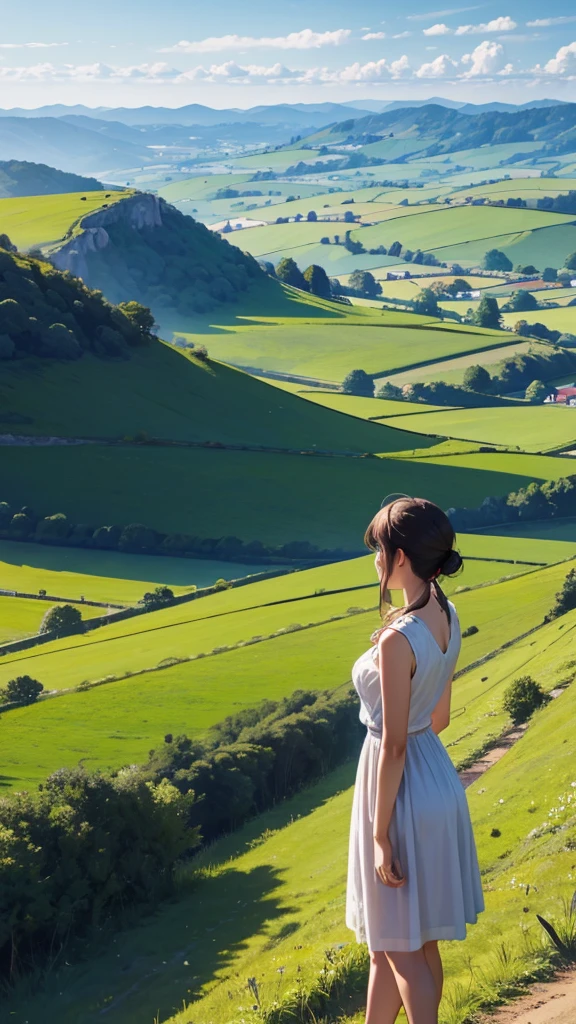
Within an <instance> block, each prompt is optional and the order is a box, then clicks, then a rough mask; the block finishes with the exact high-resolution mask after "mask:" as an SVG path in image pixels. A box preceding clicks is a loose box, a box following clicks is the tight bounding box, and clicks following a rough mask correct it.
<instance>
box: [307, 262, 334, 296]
mask: <svg viewBox="0 0 576 1024" xmlns="http://www.w3.org/2000/svg"><path fill="white" fill-rule="evenodd" d="M304 280H305V281H306V283H307V285H308V289H309V291H311V292H312V295H319V296H320V297H321V298H323V299H329V298H330V295H331V294H332V290H331V288H330V281H329V279H328V275H327V273H326V271H325V270H324V267H319V266H317V264H315V263H312V264H311V266H309V267H307V268H306V270H305V271H304Z"/></svg>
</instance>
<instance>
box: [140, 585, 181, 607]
mask: <svg viewBox="0 0 576 1024" xmlns="http://www.w3.org/2000/svg"><path fill="white" fill-rule="evenodd" d="M173 600H174V591H173V590H170V587H164V586H160V587H155V588H154V590H152V591H147V592H146V593H145V594H144V596H143V598H142V600H141V602H140V603H141V604H143V605H144V607H145V608H146V609H147V610H148V611H152V610H153V609H154V608H161V607H162V605H165V604H169V602H170V601H173Z"/></svg>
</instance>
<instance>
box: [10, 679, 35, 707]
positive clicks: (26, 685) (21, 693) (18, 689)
mask: <svg viewBox="0 0 576 1024" xmlns="http://www.w3.org/2000/svg"><path fill="white" fill-rule="evenodd" d="M43 689H44V687H43V686H42V683H39V682H38V680H37V679H33V678H32V676H16V679H11V680H10V681H9V682H8V683H6V686H5V687H4V694H3V696H4V700H5V701H6V703H7V704H33V703H34V701H35V700H38V696H39V694H41V693H42V690H43Z"/></svg>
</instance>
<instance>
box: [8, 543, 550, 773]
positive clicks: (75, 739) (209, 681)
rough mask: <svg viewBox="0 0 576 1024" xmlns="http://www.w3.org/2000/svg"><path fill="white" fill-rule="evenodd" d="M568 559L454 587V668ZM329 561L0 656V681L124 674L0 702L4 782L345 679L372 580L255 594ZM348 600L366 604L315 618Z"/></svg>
mask: <svg viewBox="0 0 576 1024" xmlns="http://www.w3.org/2000/svg"><path fill="white" fill-rule="evenodd" d="M370 561H371V560H370V559H369V558H368V559H366V558H365V559H361V560H360V561H359V562H357V563H356V564H353V563H352V564H350V565H349V566H344V570H345V571H344V573H343V574H342V575H343V577H344V578H345V577H346V575H348V578H350V576H351V575H352V576H353V578H355V579H358V578H360V579H365V578H366V574H368V573H369V572H370V574H371V577H372V580H373V579H374V575H373V572H374V570H373V567H372V566H371V565H370ZM510 568H512V567H511V566H505V565H503V564H502V563H490V562H475V561H470V562H469V563H468V564H467V568H466V571H465V573H464V574H463V575H462V576H461V577H459V578H458V579H457V580H451V581H447V582H448V586H447V588H446V589H447V591H448V593H450V592H455V588H456V587H462V586H466V585H467V586H470V585H473V584H474V583H477V582H483V581H486V580H490V579H494V578H495V577H498V576H500V575H504V574H505V572H506V570H508V569H510ZM567 568H568V566H567V565H566V564H559V565H554V566H551V567H549V568H545V569H540V570H536V571H534V572H533V573H530V574H529V575H528V576H516V577H515V578H513V579H510V580H508V581H507V582H503V583H498V584H495V585H494V586H491V587H481V588H480V589H478V590H468V591H465V592H464V593H459V592H455V597H454V600H455V602H456V604H457V607H458V611H459V616H460V619H461V622H462V627H463V628H464V629H466V628H467V627H468V626H470V625H475V626H477V628H478V632H477V633H476V634H475V635H474V636H472V637H470V638H469V639H468V640H467V641H466V642H465V646H464V648H463V652H462V656H461V659H460V665H461V667H464V666H466V665H467V664H470V663H471V662H473V661H475V660H476V659H477V658H479V657H482V656H483V655H484V654H486V653H488V652H490V651H492V650H493V649H494V648H495V647H496V646H498V645H500V644H502V643H504V642H506V641H508V640H511V639H513V638H514V637H516V636H518V635H519V634H520V633H522V632H524V631H525V630H526V629H529V628H530V627H531V626H535V625H538V624H539V623H540V622H541V621H542V619H543V617H544V615H545V614H546V612H547V611H548V610H549V609H550V607H551V605H552V602H553V598H554V594H555V593H556V591H557V590H558V588H559V585H560V583H561V582H562V581H563V580H564V578H565V576H566V572H567ZM336 569H337V567H336V566H329V567H328V568H327V569H314V570H310V571H309V572H308V573H301V574H295V575H294V576H292V577H288V578H287V579H282V580H270V581H266V582H262V583H255V584H254V585H253V586H251V587H248V588H243V589H241V590H237V591H231V592H228V593H225V594H222V595H215V596H213V597H211V598H205V599H202V600H200V601H199V602H198V603H192V604H189V605H184V606H180V607H177V608H169V609H165V610H163V611H159V612H154V613H150V614H148V615H145V616H141V617H139V618H137V619H129V620H127V621H126V622H121V623H117V624H112V625H110V626H106V627H102V628H101V629H100V630H99V631H98V632H97V633H93V634H87V635H84V636H79V637H74V638H66V639H63V640H57V641H53V642H52V643H50V644H48V645H46V646H45V647H42V648H38V649H33V650H32V651H31V652H22V653H21V654H20V655H18V654H14V655H8V656H6V658H4V659H3V660H2V663H1V665H0V683H4V682H6V681H7V680H8V679H11V678H13V677H14V675H15V674H16V673H17V674H19V675H21V674H24V673H27V674H32V675H33V676H34V678H38V679H40V681H41V682H42V683H43V684H44V686H45V687H46V688H49V689H61V688H69V687H72V686H77V685H78V684H79V683H80V682H83V681H85V680H90V681H94V680H95V679H105V678H106V676H108V675H110V674H112V673H116V674H122V673H124V672H129V673H131V677H130V678H128V679H124V680H120V681H118V682H112V681H111V682H107V683H106V684H105V685H103V686H100V687H97V688H95V689H92V690H89V691H87V692H77V693H69V694H65V695H63V696H60V697H57V698H54V699H52V700H48V701H42V702H41V703H39V704H37V705H35V706H32V707H27V708H22V709H16V710H14V711H12V712H10V714H9V715H7V716H6V717H5V718H4V719H3V723H2V724H3V733H2V735H3V741H4V759H3V765H4V771H5V783H7V782H8V781H10V783H11V784H12V785H15V786H18V787H21V786H29V785H30V784H33V783H35V782H38V781H41V779H42V778H44V777H45V776H46V775H48V774H49V773H50V772H52V771H54V770H55V769H56V768H57V767H59V766H61V765H62V764H66V765H71V764H76V763H78V760H79V755H80V756H81V757H82V761H83V763H85V764H88V765H90V767H92V768H97V767H106V766H120V765H122V764H128V763H133V762H139V761H142V760H143V758H144V757H145V755H146V751H147V750H148V749H149V748H150V746H151V745H154V743H155V742H156V741H157V738H158V737H159V736H163V735H165V734H166V733H168V732H172V733H175V734H180V733H182V732H185V733H188V734H190V733H197V732H199V731H200V732H202V731H203V730H205V729H206V728H208V727H209V726H210V725H213V724H214V723H215V722H217V721H219V720H221V719H222V718H224V717H225V716H226V714H229V713H231V711H232V710H240V708H242V707H245V706H249V705H253V704H255V703H257V702H258V701H259V700H262V699H263V698H264V697H270V698H271V699H275V698H278V697H280V696H285V695H286V694H289V693H291V692H292V691H293V689H294V680H299V685H304V686H306V687H311V688H314V689H318V688H321V689H332V688H334V687H335V686H338V685H340V684H341V683H344V682H346V680H347V679H349V671H350V666H351V664H352V662H353V661H354V657H355V655H354V652H355V651H356V652H357V651H358V650H359V649H361V648H362V644H363V643H364V642H365V641H366V639H367V638H368V637H369V635H370V633H371V631H372V630H373V629H374V628H375V626H376V625H377V621H378V618H377V614H378V613H377V600H378V589H377V586H376V584H373V585H372V586H371V587H369V588H368V589H364V590H357V591H355V592H354V591H352V592H348V593H344V594H325V595H324V594H320V595H318V596H315V597H313V598H312V599H308V600H306V599H304V600H296V601H293V602H290V603H288V604H275V605H266V604H264V603H263V602H264V601H265V600H266V596H267V595H268V600H269V599H270V597H271V595H282V600H285V598H286V597H287V596H289V595H290V594H294V593H295V594H302V593H310V592H311V587H312V586H314V583H315V582H316V583H326V582H327V581H329V580H330V579H334V576H335V573H336ZM527 583H528V585H527ZM315 589H317V587H315ZM312 592H313V591H312ZM272 599H274V598H272ZM249 602H250V603H249ZM350 607H360V608H370V609H371V611H367V612H365V613H361V614H354V615H351V616H349V617H347V618H345V619H343V620H341V621H338V622H329V621H327V620H329V619H330V617H331V616H333V615H342V614H344V613H345V612H346V610H347V609H348V608H350ZM504 611H506V615H505V616H504ZM293 623H300V624H301V625H303V626H306V625H312V629H304V630H300V631H299V632H295V633H288V634H282V635H279V636H277V637H275V638H274V639H271V640H267V641H264V642H262V643H257V644H254V645H250V646H248V647H240V648H238V649H236V650H233V651H229V652H224V653H219V654H217V655H215V656H213V657H211V658H208V659H207V660H205V659H202V660H200V661H188V662H185V663H184V664H181V665H176V666H175V667H173V668H161V669H160V670H159V671H154V672H148V673H147V672H145V671H143V670H145V669H147V668H151V667H152V666H155V665H162V663H163V661H164V660H165V659H166V658H182V657H190V656H191V655H194V654H197V653H200V652H203V653H208V652H210V651H211V650H212V649H213V648H214V647H219V646H220V645H222V644H226V645H231V644H236V643H238V641H240V640H242V641H245V640H249V639H250V638H251V637H253V636H254V635H269V634H270V633H271V632H276V631H278V630H283V629H286V628H287V627H290V626H291V624H293ZM232 680H233V683H231V681H232ZM231 687H232V689H231ZM135 694H136V695H137V701H135V700H134V696H135Z"/></svg>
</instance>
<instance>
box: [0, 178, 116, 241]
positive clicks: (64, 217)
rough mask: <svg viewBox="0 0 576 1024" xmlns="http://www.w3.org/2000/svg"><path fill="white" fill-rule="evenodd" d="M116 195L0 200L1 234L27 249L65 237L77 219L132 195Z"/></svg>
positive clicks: (89, 193)
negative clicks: (104, 205)
mask: <svg viewBox="0 0 576 1024" xmlns="http://www.w3.org/2000/svg"><path fill="white" fill-rule="evenodd" d="M131 194H132V193H131V192H130V191H124V192H121V191H118V192H86V193H81V192H66V193H64V194H62V195H48V196H26V197H24V198H21V199H0V223H1V224H2V231H5V232H6V234H7V235H9V236H10V239H11V241H12V242H13V244H14V245H17V246H18V248H19V249H22V250H26V249H30V248H32V247H36V246H45V245H50V244H52V243H54V242H57V241H60V240H61V239H63V238H64V236H65V235H66V234H67V232H68V231H69V230H70V228H71V226H72V225H73V224H75V223H76V221H78V219H79V218H81V217H85V216H86V215H87V214H89V213H94V212H95V210H99V209H100V207H101V206H102V205H103V204H104V203H108V205H111V204H112V203H117V202H118V201H119V200H121V199H125V198H126V197H127V196H129V195H131Z"/></svg>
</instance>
